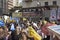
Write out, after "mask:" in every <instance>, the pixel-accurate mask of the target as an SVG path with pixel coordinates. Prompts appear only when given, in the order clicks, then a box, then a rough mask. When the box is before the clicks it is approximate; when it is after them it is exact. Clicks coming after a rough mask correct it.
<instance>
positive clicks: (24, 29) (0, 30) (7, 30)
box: [0, 18, 57, 40]
mask: <svg viewBox="0 0 60 40" xmlns="http://www.w3.org/2000/svg"><path fill="white" fill-rule="evenodd" d="M52 25H57V24H56V23H55V22H51V21H50V20H49V18H45V19H44V20H39V21H37V22H33V21H29V20H24V21H23V22H21V23H20V24H18V23H16V22H15V21H14V20H12V21H11V22H8V21H7V22H6V23H5V26H4V27H2V26H1V27H0V40H50V34H49V31H48V27H49V26H52ZM29 29H30V30H29ZM32 29H33V30H34V31H35V32H32V33H31V30H32ZM34 33H35V34H38V35H39V36H38V35H36V36H35V35H32V34H34ZM34 36H35V37H34ZM36 37H38V38H36ZM39 37H41V38H39Z"/></svg>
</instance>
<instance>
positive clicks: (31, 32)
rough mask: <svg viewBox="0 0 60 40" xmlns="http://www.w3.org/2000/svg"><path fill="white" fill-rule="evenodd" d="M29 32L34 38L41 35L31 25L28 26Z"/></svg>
mask: <svg viewBox="0 0 60 40" xmlns="http://www.w3.org/2000/svg"><path fill="white" fill-rule="evenodd" d="M29 34H30V35H31V36H33V38H34V40H41V39H42V37H41V36H40V35H39V34H38V33H37V32H36V31H35V30H34V29H33V28H32V27H29Z"/></svg>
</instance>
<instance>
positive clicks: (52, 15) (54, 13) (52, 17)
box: [50, 9, 56, 20]
mask: <svg viewBox="0 0 60 40" xmlns="http://www.w3.org/2000/svg"><path fill="white" fill-rule="evenodd" d="M50 20H56V9H52V10H51V13H50Z"/></svg>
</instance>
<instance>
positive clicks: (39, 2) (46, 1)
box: [21, 0, 60, 8]
mask: <svg viewBox="0 0 60 40" xmlns="http://www.w3.org/2000/svg"><path fill="white" fill-rule="evenodd" d="M21 4H22V6H23V8H25V7H37V6H47V5H48V6H49V5H58V6H60V0H33V1H32V2H25V1H23V2H22V3H21Z"/></svg>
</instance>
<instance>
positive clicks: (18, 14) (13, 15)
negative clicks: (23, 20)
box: [12, 12, 22, 17]
mask: <svg viewBox="0 0 60 40" xmlns="http://www.w3.org/2000/svg"><path fill="white" fill-rule="evenodd" d="M12 17H22V12H18V13H15V12H14V13H12Z"/></svg>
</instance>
